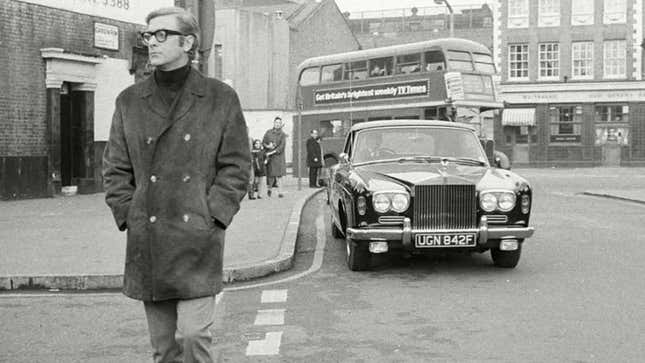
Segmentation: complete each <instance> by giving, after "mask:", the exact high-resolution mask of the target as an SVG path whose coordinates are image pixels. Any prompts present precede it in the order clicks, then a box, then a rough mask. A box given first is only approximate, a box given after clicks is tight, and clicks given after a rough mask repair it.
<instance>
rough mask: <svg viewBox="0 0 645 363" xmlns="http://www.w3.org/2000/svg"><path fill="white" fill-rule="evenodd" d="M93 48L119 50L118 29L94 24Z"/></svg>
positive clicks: (112, 26)
mask: <svg viewBox="0 0 645 363" xmlns="http://www.w3.org/2000/svg"><path fill="white" fill-rule="evenodd" d="M94 46H95V47H97V48H104V49H111V50H119V28H118V27H116V26H114V25H108V24H102V23H94Z"/></svg>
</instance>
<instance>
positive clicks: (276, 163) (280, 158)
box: [262, 117, 287, 198]
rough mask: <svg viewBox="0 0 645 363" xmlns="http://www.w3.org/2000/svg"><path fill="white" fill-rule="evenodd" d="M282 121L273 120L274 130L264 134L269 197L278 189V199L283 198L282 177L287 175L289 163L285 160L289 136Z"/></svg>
mask: <svg viewBox="0 0 645 363" xmlns="http://www.w3.org/2000/svg"><path fill="white" fill-rule="evenodd" d="M282 126H284V124H283V123H282V119H281V118H280V117H276V118H275V119H274V120H273V128H272V129H270V130H268V131H267V132H266V133H265V134H264V138H263V139H262V145H263V146H264V150H265V156H266V158H267V171H266V172H267V185H268V187H269V191H268V192H267V195H268V196H271V195H272V189H273V188H276V189H277V192H278V197H280V198H282V196H283V195H282V189H281V188H282V177H283V176H285V175H286V174H287V162H286V160H285V155H284V148H285V146H286V142H287V135H286V134H285V133H284V132H283V131H282Z"/></svg>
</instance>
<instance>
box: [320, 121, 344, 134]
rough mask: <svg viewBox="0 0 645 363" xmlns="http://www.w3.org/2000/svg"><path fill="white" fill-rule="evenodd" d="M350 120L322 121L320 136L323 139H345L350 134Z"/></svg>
mask: <svg viewBox="0 0 645 363" xmlns="http://www.w3.org/2000/svg"><path fill="white" fill-rule="evenodd" d="M350 127H351V123H350V121H349V120H325V121H320V126H319V134H320V137H322V138H344V137H345V136H347V133H348V132H349V128H350Z"/></svg>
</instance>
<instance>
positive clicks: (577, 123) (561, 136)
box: [549, 106, 582, 143]
mask: <svg viewBox="0 0 645 363" xmlns="http://www.w3.org/2000/svg"><path fill="white" fill-rule="evenodd" d="M549 111H550V124H551V138H550V140H551V142H574V143H579V142H580V134H581V130H582V106H557V107H550V109H549Z"/></svg>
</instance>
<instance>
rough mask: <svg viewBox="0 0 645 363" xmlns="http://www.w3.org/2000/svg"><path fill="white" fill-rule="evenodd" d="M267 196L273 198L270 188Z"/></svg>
mask: <svg viewBox="0 0 645 363" xmlns="http://www.w3.org/2000/svg"><path fill="white" fill-rule="evenodd" d="M267 197H269V198H271V191H270V190H268V191H267Z"/></svg>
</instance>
